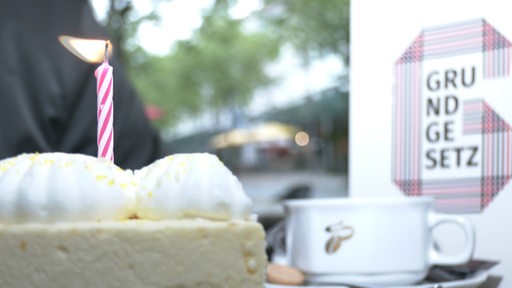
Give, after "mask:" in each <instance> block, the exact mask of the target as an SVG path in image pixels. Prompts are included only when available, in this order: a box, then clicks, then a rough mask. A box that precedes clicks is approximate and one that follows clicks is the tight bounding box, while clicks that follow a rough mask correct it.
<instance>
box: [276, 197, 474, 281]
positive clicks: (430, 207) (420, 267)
mask: <svg viewBox="0 0 512 288" xmlns="http://www.w3.org/2000/svg"><path fill="white" fill-rule="evenodd" d="M284 206H285V216H286V228H285V229H286V236H285V237H286V252H285V254H286V258H285V259H286V262H287V264H289V265H291V266H293V267H297V268H299V269H301V270H302V271H304V272H305V273H306V276H307V278H308V280H310V281H314V282H344V283H362V284H378V285H408V284H413V283H416V282H418V281H421V280H422V279H423V278H424V277H425V276H426V275H427V273H428V269H429V268H430V266H432V265H434V264H440V265H457V264H462V263H465V262H466V261H468V260H470V258H471V257H472V254H473V250H474V243H475V236H474V229H473V225H472V224H471V222H470V221H469V220H468V219H467V218H465V217H462V216H459V215H446V214H438V213H436V212H435V211H434V199H432V198H424V197H397V198H394V197H386V198H335V199H300V200H288V201H285V203H284ZM443 223H452V224H456V225H458V226H460V227H461V228H462V230H463V231H464V233H465V236H466V237H465V238H466V241H465V243H461V249H460V252H458V253H457V254H448V255H446V254H443V253H441V252H440V251H438V250H436V249H435V248H434V244H433V242H434V241H433V239H432V238H433V237H432V231H433V229H434V228H435V227H436V226H437V225H440V224H443ZM461 242H463V241H461Z"/></svg>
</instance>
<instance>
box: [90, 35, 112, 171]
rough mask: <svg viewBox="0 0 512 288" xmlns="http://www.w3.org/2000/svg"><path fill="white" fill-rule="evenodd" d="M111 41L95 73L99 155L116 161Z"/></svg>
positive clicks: (106, 45) (106, 46)
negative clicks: (110, 62)
mask: <svg viewBox="0 0 512 288" xmlns="http://www.w3.org/2000/svg"><path fill="white" fill-rule="evenodd" d="M108 46H109V41H107V42H106V43H105V59H104V61H103V64H101V65H100V66H99V67H98V68H97V69H96V71H95V72H94V75H95V76H96V79H97V88H96V91H97V94H98V134H97V137H98V138H97V141H98V157H101V158H105V159H107V160H110V161H112V162H114V125H113V123H114V101H113V94H114V79H113V77H112V72H113V69H112V66H110V65H109V64H108Z"/></svg>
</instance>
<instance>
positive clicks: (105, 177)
mask: <svg viewBox="0 0 512 288" xmlns="http://www.w3.org/2000/svg"><path fill="white" fill-rule="evenodd" d="M105 179H107V175H98V176H96V180H98V181H101V180H105Z"/></svg>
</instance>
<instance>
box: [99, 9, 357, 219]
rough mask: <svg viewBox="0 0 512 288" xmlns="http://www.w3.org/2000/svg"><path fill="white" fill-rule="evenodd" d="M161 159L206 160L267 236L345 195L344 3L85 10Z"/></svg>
mask: <svg viewBox="0 0 512 288" xmlns="http://www.w3.org/2000/svg"><path fill="white" fill-rule="evenodd" d="M90 3H91V5H92V7H93V9H94V12H95V17H96V18H97V20H98V21H99V22H100V23H101V24H103V25H104V26H105V27H107V29H108V31H109V32H110V35H111V36H112V37H113V39H112V40H113V41H114V43H118V45H119V47H118V48H119V50H120V55H118V56H119V57H120V59H121V60H122V62H123V65H124V66H125V68H126V69H127V71H128V73H129V76H130V78H131V81H132V82H133V84H134V86H135V87H136V89H137V91H138V93H139V95H140V97H141V98H142V100H143V102H144V104H145V112H146V115H147V116H148V117H149V119H151V121H152V123H153V125H154V126H155V127H157V128H158V130H159V131H160V133H161V135H162V138H163V140H164V146H165V150H166V153H168V154H171V153H191V152H210V153H214V154H216V155H218V156H219V158H220V159H221V160H222V161H223V162H224V163H225V164H226V165H227V166H228V167H229V168H230V169H231V170H232V171H233V172H234V173H235V175H237V176H238V177H239V179H240V181H241V182H242V185H243V186H244V189H245V191H246V193H247V194H248V195H249V196H250V197H251V198H252V199H253V201H254V204H255V207H254V209H255V212H256V213H258V215H259V219H260V221H261V222H262V223H263V224H264V225H265V227H266V228H268V227H270V226H271V225H273V224H274V223H275V222H276V221H277V220H278V219H280V218H281V217H282V215H283V210H282V206H281V201H283V200H284V199H290V198H312V197H315V198H319V197H345V196H347V172H348V171H347V167H348V118H349V117H348V112H349V111H348V100H349V97H348V69H349V40H350V39H349V31H350V29H349V15H350V7H349V5H350V2H349V1H348V0H315V1H307V0H302V1H287V0H243V1H242V0H239V1H238V0H197V1H189V0H153V1H142V0H139V1H136V0H109V1H101V0H91V2H90Z"/></svg>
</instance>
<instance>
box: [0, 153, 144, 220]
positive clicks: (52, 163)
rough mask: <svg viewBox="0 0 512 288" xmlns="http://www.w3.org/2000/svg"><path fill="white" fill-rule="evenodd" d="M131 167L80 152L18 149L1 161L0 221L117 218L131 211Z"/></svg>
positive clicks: (132, 186)
mask: <svg viewBox="0 0 512 288" xmlns="http://www.w3.org/2000/svg"><path fill="white" fill-rule="evenodd" d="M136 186H137V183H136V182H135V181H134V178H133V174H132V172H131V171H123V170H122V169H121V168H119V167H117V166H116V165H114V164H113V163H111V162H110V161H107V160H104V159H98V158H96V157H92V156H86V155H81V154H65V153H41V154H22V155H19V156H16V157H12V158H7V159H5V160H2V161H0V221H1V222H7V223H19V222H69V221H87V220H92V221H95V220H121V219H126V218H127V217H129V216H130V215H132V214H133V209H134V207H133V203H134V196H135V190H136V188H137V187H136Z"/></svg>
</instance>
